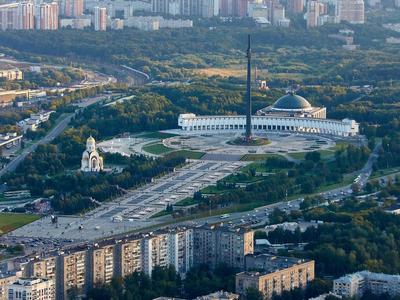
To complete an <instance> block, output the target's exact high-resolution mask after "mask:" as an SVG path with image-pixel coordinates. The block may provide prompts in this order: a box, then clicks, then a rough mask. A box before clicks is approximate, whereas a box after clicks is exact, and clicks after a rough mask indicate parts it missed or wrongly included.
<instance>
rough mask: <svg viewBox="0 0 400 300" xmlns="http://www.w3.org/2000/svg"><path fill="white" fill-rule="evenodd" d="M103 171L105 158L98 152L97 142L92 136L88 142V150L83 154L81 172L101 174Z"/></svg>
mask: <svg viewBox="0 0 400 300" xmlns="http://www.w3.org/2000/svg"><path fill="white" fill-rule="evenodd" d="M102 170H103V158H102V157H101V156H100V155H99V152H97V150H96V141H95V139H94V138H93V137H92V136H90V137H89V138H88V139H87V140H86V150H85V151H84V152H83V154H82V160H81V171H83V172H100V171H102Z"/></svg>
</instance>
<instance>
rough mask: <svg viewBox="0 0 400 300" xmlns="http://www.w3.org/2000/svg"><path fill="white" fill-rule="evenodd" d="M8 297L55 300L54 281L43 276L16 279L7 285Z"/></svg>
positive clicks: (15, 299)
mask: <svg viewBox="0 0 400 300" xmlns="http://www.w3.org/2000/svg"><path fill="white" fill-rule="evenodd" d="M8 299H9V300H19V299H35V300H55V299H56V297H55V289H54V281H53V280H52V279H45V278H24V279H22V278H21V279H18V280H17V281H16V282H14V283H13V284H11V285H10V286H9V288H8Z"/></svg>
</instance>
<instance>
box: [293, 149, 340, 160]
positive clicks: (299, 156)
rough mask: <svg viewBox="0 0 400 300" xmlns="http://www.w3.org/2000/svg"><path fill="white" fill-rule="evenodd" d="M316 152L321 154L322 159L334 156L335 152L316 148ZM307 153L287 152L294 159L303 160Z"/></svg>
mask: <svg viewBox="0 0 400 300" xmlns="http://www.w3.org/2000/svg"><path fill="white" fill-rule="evenodd" d="M316 152H319V153H320V154H321V159H322V160H325V159H330V158H332V157H334V156H335V152H334V151H331V150H317V151H316ZM307 153H308V152H292V153H288V155H289V156H290V157H292V158H294V159H298V160H304V159H305V157H306V154H307Z"/></svg>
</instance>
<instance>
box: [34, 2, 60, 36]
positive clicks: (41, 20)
mask: <svg viewBox="0 0 400 300" xmlns="http://www.w3.org/2000/svg"><path fill="white" fill-rule="evenodd" d="M35 14H36V29H40V30H57V29H58V3H57V2H51V3H42V4H39V5H38V6H37V8H36V10H35Z"/></svg>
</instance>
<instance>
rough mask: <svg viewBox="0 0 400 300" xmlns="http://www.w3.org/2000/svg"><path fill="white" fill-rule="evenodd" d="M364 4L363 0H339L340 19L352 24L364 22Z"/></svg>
mask: <svg viewBox="0 0 400 300" xmlns="http://www.w3.org/2000/svg"><path fill="white" fill-rule="evenodd" d="M364 6H365V4H364V0H339V16H340V20H341V21H346V22H349V23H352V24H364V21H365V7H364Z"/></svg>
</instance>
